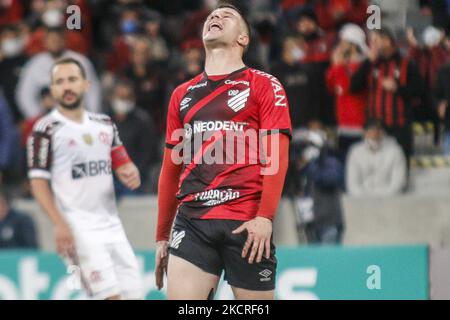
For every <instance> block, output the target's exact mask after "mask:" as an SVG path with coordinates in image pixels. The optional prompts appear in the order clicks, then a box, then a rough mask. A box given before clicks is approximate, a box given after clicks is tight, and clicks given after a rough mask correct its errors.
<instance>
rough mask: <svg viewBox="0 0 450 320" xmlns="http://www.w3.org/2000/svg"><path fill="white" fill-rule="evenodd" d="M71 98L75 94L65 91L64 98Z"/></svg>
mask: <svg viewBox="0 0 450 320" xmlns="http://www.w3.org/2000/svg"><path fill="white" fill-rule="evenodd" d="M73 98H75V95H74V94H73V93H66V94H65V95H64V99H66V100H71V99H73Z"/></svg>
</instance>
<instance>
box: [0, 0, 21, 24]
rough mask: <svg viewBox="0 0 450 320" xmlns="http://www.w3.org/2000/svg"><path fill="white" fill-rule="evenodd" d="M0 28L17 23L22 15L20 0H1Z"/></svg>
mask: <svg viewBox="0 0 450 320" xmlns="http://www.w3.org/2000/svg"><path fill="white" fill-rule="evenodd" d="M1 2H2V3H0V28H2V27H4V26H5V25H8V24H12V23H19V22H21V21H22V17H23V7H22V4H21V3H20V0H9V1H1Z"/></svg>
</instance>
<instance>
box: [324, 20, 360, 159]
mask: <svg viewBox="0 0 450 320" xmlns="http://www.w3.org/2000/svg"><path fill="white" fill-rule="evenodd" d="M339 38H340V41H339V43H338V45H337V46H336V48H335V50H334V52H333V56H332V65H331V66H330V68H328V70H327V73H326V81H327V87H328V90H329V92H330V93H331V94H332V95H334V96H335V98H336V100H335V108H336V118H337V124H338V129H337V130H338V146H339V151H340V157H341V160H342V161H345V158H346V157H347V152H348V150H349V148H350V146H351V145H352V144H353V143H355V142H357V141H359V140H360V139H361V138H362V136H363V127H364V123H365V110H364V108H365V104H366V99H367V97H366V92H360V93H357V94H353V93H351V92H350V91H349V87H350V80H351V76H352V74H353V73H354V72H355V71H356V70H357V69H358V67H359V65H360V64H361V62H362V60H363V58H364V53H365V52H366V51H367V45H366V35H365V33H364V31H363V30H362V29H361V28H360V27H358V26H357V25H355V24H347V25H345V26H344V27H343V28H342V29H341V31H340V33H339Z"/></svg>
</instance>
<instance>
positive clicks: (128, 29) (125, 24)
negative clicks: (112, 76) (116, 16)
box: [107, 7, 141, 73]
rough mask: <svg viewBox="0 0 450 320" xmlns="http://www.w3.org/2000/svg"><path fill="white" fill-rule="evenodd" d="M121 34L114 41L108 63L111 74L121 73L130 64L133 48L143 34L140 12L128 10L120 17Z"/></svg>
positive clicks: (132, 8) (132, 9)
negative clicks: (138, 37) (137, 38)
mask: <svg viewBox="0 0 450 320" xmlns="http://www.w3.org/2000/svg"><path fill="white" fill-rule="evenodd" d="M119 25H120V34H119V35H118V36H116V37H115V38H114V40H113V48H112V51H111V54H110V56H109V58H108V61H107V69H108V71H110V72H114V73H120V72H123V70H124V68H125V67H126V66H127V65H128V64H129V63H130V59H131V50H132V46H133V44H134V42H135V40H136V37H137V36H138V34H139V33H140V32H141V23H140V16H139V12H138V11H137V10H136V9H135V8H134V7H129V8H126V9H125V10H124V11H123V12H122V14H121V16H120V22H119Z"/></svg>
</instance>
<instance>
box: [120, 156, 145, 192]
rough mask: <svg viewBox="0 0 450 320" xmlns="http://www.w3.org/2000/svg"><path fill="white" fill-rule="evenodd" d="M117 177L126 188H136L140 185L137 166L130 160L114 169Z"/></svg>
mask: <svg viewBox="0 0 450 320" xmlns="http://www.w3.org/2000/svg"><path fill="white" fill-rule="evenodd" d="M116 175H117V178H119V180H120V182H122V183H123V184H124V185H125V186H126V187H127V188H129V189H131V190H136V189H137V188H139V187H140V185H141V176H140V175H139V170H138V168H137V167H136V166H135V165H134V163H132V162H130V163H127V164H124V165H123V166H120V167H119V168H117V169H116Z"/></svg>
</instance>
